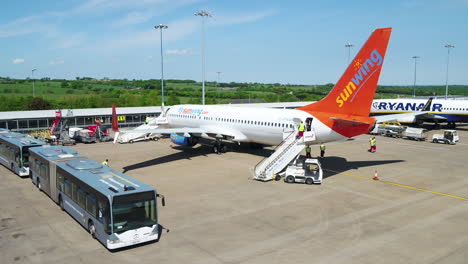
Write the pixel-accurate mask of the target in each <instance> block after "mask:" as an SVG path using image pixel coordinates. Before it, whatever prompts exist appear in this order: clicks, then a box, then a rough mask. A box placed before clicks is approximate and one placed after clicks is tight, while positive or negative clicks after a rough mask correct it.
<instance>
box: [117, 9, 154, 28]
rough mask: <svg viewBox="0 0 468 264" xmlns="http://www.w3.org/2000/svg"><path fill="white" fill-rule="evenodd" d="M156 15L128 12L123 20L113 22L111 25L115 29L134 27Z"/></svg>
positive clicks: (152, 13)
mask: <svg viewBox="0 0 468 264" xmlns="http://www.w3.org/2000/svg"><path fill="white" fill-rule="evenodd" d="M155 15H156V13H155V12H153V11H146V12H130V13H128V14H127V15H126V16H125V17H124V18H122V19H120V20H117V21H115V22H114V23H113V24H112V25H113V26H115V27H121V26H127V25H135V24H140V23H143V22H146V21H148V20H150V19H151V18H153V17H154V16H155Z"/></svg>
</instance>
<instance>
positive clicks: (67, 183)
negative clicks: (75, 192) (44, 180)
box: [65, 179, 72, 198]
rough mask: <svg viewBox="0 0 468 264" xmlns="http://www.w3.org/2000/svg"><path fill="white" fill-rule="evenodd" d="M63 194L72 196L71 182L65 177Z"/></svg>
mask: <svg viewBox="0 0 468 264" xmlns="http://www.w3.org/2000/svg"><path fill="white" fill-rule="evenodd" d="M65 194H66V195H67V196H68V197H70V198H71V197H72V195H71V182H70V181H69V180H67V179H65Z"/></svg>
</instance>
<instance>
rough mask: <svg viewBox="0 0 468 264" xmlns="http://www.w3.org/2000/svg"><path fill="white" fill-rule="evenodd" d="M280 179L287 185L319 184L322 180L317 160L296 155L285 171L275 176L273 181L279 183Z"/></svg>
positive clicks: (321, 172)
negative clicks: (296, 183)
mask: <svg viewBox="0 0 468 264" xmlns="http://www.w3.org/2000/svg"><path fill="white" fill-rule="evenodd" d="M282 177H284V181H285V182H287V183H295V182H299V183H305V184H321V183H322V178H323V171H322V166H321V165H320V162H319V160H318V159H312V158H305V157H304V156H301V155H298V156H297V157H296V158H295V159H294V160H293V161H292V162H291V163H290V164H289V165H288V167H286V170H285V171H283V172H281V173H279V174H277V175H276V177H275V180H277V181H279V180H280V179H281V178H282Z"/></svg>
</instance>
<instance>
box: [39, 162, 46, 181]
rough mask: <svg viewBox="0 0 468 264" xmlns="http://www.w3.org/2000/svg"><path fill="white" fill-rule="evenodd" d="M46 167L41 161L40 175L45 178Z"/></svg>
mask: <svg viewBox="0 0 468 264" xmlns="http://www.w3.org/2000/svg"><path fill="white" fill-rule="evenodd" d="M46 172H47V167H46V165H45V164H44V163H41V173H40V175H41V177H43V178H46Z"/></svg>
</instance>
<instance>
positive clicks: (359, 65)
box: [354, 59, 362, 71]
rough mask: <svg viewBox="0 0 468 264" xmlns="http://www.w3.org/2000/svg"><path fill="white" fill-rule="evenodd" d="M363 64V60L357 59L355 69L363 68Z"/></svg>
mask: <svg viewBox="0 0 468 264" xmlns="http://www.w3.org/2000/svg"><path fill="white" fill-rule="evenodd" d="M361 66H362V61H361V59H357V60H356V61H355V62H354V70H356V71H357V70H359V68H361Z"/></svg>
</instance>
